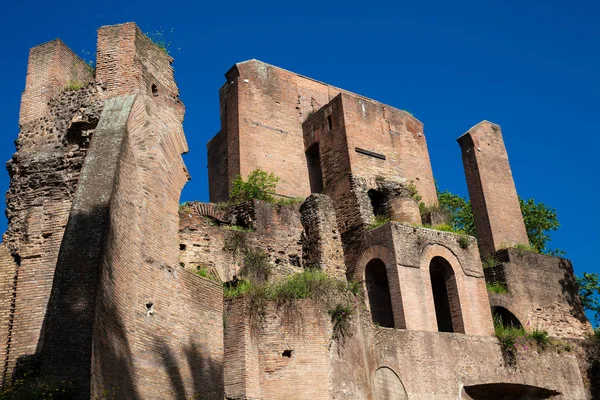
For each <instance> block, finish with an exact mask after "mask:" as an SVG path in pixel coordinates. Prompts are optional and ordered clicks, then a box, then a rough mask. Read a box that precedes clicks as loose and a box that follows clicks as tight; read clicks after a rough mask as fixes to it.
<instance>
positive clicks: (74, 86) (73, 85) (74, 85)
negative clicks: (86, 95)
mask: <svg viewBox="0 0 600 400" xmlns="http://www.w3.org/2000/svg"><path fill="white" fill-rule="evenodd" d="M86 85H87V84H86V83H85V82H81V81H69V82H68V83H67V86H65V91H71V90H79V89H83V88H84V87H85V86H86Z"/></svg>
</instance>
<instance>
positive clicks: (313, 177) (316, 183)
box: [306, 143, 323, 193]
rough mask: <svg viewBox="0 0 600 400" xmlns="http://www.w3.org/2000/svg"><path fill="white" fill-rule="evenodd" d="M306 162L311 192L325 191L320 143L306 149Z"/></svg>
mask: <svg viewBox="0 0 600 400" xmlns="http://www.w3.org/2000/svg"><path fill="white" fill-rule="evenodd" d="M306 164H307V165H308V180H309V182H310V192H311V193H321V192H322V191H323V172H322V171H321V155H320V152H319V143H315V144H313V145H312V146H310V147H309V148H308V150H306Z"/></svg>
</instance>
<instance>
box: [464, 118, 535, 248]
mask: <svg viewBox="0 0 600 400" xmlns="http://www.w3.org/2000/svg"><path fill="white" fill-rule="evenodd" d="M458 143H459V144H460V147H461V149H462V159H463V165H464V168H465V175H466V177H467V186H468V188H469V195H470V197H471V203H472V206H473V215H474V217H475V226H476V228H477V236H478V238H479V247H480V249H481V253H482V255H483V256H486V255H489V254H493V253H494V252H496V251H497V250H498V249H499V248H500V246H501V245H502V244H508V245H510V244H515V243H523V244H529V240H528V238H527V231H526V230H525V223H524V222H523V216H522V214H521V208H520V206H519V199H518V197H517V190H516V189H515V183H514V181H513V177H512V172H511V170H510V165H509V164H508V155H507V154H506V148H505V147H504V141H503V139H502V131H501V130H500V126H498V125H496V124H494V123H491V122H489V121H482V122H480V123H479V124H477V125H475V126H474V127H472V128H471V129H470V130H469V131H468V132H467V133H465V134H464V135H462V136H461V137H459V138H458Z"/></svg>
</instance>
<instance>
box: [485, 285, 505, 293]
mask: <svg viewBox="0 0 600 400" xmlns="http://www.w3.org/2000/svg"><path fill="white" fill-rule="evenodd" d="M485 288H486V289H487V291H488V292H489V293H500V294H505V293H508V290H507V289H506V286H505V285H504V284H503V283H501V282H494V283H489V282H486V283H485Z"/></svg>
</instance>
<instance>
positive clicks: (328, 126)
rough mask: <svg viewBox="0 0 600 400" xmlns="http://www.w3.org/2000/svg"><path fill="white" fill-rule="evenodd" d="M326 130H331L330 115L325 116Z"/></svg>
mask: <svg viewBox="0 0 600 400" xmlns="http://www.w3.org/2000/svg"><path fill="white" fill-rule="evenodd" d="M327 129H328V130H332V129H333V121H332V120H331V115H328V116H327Z"/></svg>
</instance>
